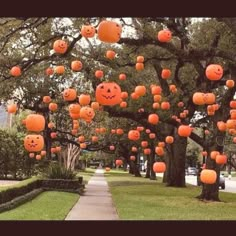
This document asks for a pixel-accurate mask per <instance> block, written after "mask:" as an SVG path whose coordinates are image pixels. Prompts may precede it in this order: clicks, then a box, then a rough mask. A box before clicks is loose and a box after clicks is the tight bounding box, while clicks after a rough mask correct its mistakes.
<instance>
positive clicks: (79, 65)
mask: <svg viewBox="0 0 236 236" xmlns="http://www.w3.org/2000/svg"><path fill="white" fill-rule="evenodd" d="M82 67H83V64H82V62H81V61H78V60H77V61H72V62H71V69H72V70H73V71H80V70H81V69H82Z"/></svg>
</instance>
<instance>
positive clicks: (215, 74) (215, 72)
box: [206, 64, 224, 80]
mask: <svg viewBox="0 0 236 236" xmlns="http://www.w3.org/2000/svg"><path fill="white" fill-rule="evenodd" d="M223 73H224V71H223V68H222V66H221V65H218V64H211V65H209V66H207V68H206V77H207V78H208V79H209V80H220V79H221V78H222V76H223Z"/></svg>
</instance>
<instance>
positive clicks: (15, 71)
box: [10, 66, 21, 77]
mask: <svg viewBox="0 0 236 236" xmlns="http://www.w3.org/2000/svg"><path fill="white" fill-rule="evenodd" d="M10 74H11V75H12V76H14V77H18V76H20V75H21V68H20V67H19V66H13V67H12V68H11V70H10Z"/></svg>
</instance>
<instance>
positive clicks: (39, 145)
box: [24, 134, 44, 152]
mask: <svg viewBox="0 0 236 236" xmlns="http://www.w3.org/2000/svg"><path fill="white" fill-rule="evenodd" d="M43 146H44V139H43V136H42V135H37V134H30V135H27V136H26V137H25V139H24V147H25V149H26V150H27V151H29V152H39V151H41V150H42V149H43Z"/></svg>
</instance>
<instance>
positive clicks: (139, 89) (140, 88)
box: [134, 85, 146, 97]
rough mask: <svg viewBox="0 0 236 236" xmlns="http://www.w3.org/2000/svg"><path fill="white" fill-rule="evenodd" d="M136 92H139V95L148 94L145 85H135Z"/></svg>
mask: <svg viewBox="0 0 236 236" xmlns="http://www.w3.org/2000/svg"><path fill="white" fill-rule="evenodd" d="M134 92H135V93H136V94H138V96H139V97H141V96H144V95H145V94H146V87H145V86H143V85H138V86H136V87H135V90H134Z"/></svg>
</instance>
